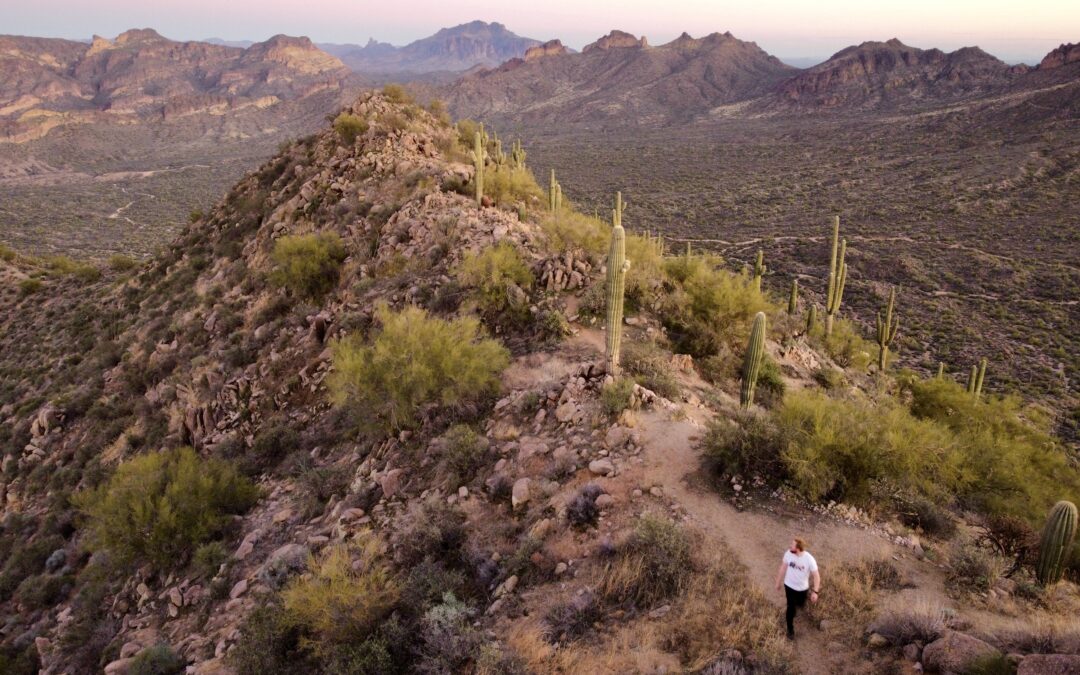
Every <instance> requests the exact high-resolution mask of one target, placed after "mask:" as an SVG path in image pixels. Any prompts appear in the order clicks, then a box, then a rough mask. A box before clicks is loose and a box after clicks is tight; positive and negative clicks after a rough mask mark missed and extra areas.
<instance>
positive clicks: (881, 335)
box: [877, 288, 900, 372]
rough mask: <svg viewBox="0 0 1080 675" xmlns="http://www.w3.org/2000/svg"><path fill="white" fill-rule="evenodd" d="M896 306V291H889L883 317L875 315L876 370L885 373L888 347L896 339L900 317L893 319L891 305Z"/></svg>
mask: <svg viewBox="0 0 1080 675" xmlns="http://www.w3.org/2000/svg"><path fill="white" fill-rule="evenodd" d="M895 304H896V289H895V288H893V289H892V290H890V291H889V305H888V307H886V308H885V316H884V318H882V316H881V312H878V315H877V343H878V370H880V371H881V372H885V367H886V366H887V365H888V364H889V347H890V346H892V343H893V340H895V339H896V331H897V329H899V328H900V317H895V318H894V317H893V305H895Z"/></svg>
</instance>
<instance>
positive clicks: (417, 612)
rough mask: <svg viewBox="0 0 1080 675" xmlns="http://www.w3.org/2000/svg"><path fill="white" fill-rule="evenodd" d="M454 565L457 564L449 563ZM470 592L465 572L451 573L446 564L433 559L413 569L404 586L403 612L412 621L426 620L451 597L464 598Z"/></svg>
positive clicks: (412, 567)
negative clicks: (433, 610) (436, 606)
mask: <svg viewBox="0 0 1080 675" xmlns="http://www.w3.org/2000/svg"><path fill="white" fill-rule="evenodd" d="M449 562H451V563H454V562H456V561H454V560H451V561H449ZM465 590H466V578H465V575H464V573H463V572H461V571H460V570H456V569H449V568H448V567H447V566H446V562H444V561H442V560H434V559H432V558H431V557H430V556H429V557H425V558H424V559H422V560H421V561H420V562H418V563H416V564H414V565H411V566H410V567H409V571H408V573H407V574H406V575H405V580H404V582H403V583H402V584H401V601H400V603H399V605H400V607H401V611H402V613H403V614H404V615H406V616H408V617H422V616H423V615H424V614H425V613H426V612H427V611H428V610H429V609H431V608H432V607H434V606H435V605H437V604H438V603H439V602H440V600H442V599H443V598H444V597H445V596H446V594H447V593H449V594H451V595H453V596H454V597H462V596H463V593H464V592H465Z"/></svg>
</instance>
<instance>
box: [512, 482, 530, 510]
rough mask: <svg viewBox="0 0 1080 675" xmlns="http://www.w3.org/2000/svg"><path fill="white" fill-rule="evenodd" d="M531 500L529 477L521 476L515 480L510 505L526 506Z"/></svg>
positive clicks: (514, 506) (515, 506)
mask: <svg viewBox="0 0 1080 675" xmlns="http://www.w3.org/2000/svg"><path fill="white" fill-rule="evenodd" d="M528 501H529V479H528V478H519V479H517V480H516V481H514V487H513V488H512V489H511V491H510V505H511V506H513V508H515V509H516V508H519V507H522V506H524V505H525V504H526V503H527V502H528Z"/></svg>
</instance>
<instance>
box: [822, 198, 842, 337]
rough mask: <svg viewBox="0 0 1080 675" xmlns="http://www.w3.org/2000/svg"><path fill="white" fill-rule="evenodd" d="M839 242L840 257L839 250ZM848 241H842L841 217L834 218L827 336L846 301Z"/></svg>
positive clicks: (826, 307) (826, 302)
mask: <svg viewBox="0 0 1080 675" xmlns="http://www.w3.org/2000/svg"><path fill="white" fill-rule="evenodd" d="M838 242H839V255H837V248H838ZM846 253H847V239H844V240H840V216H833V231H832V255H831V257H830V258H829V288H828V292H827V293H826V297H825V335H826V337H827V336H829V335H832V329H833V321H834V320H835V319H836V315H837V313H838V312H839V311H840V303H841V302H842V301H843V299H844V286H845V285H846V284H847V263H845V262H844V255H845V254H846Z"/></svg>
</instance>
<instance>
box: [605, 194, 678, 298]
mask: <svg viewBox="0 0 1080 675" xmlns="http://www.w3.org/2000/svg"><path fill="white" fill-rule="evenodd" d="M630 211H631V213H633V210H632V209H630ZM626 259H627V260H629V261H631V263H630V270H629V271H628V272H627V273H626V290H625V294H626V309H627V311H630V312H636V311H638V310H640V309H643V308H646V307H651V305H652V302H651V301H652V300H653V299H654V298H655V297H657V295H658V294H659V292H660V291H661V290H662V287H663V282H664V254H663V248H662V245H661V244H660V242H659V241H658V240H657V239H653V238H647V237H643V236H641V235H640V234H630V233H628V234H627V235H626ZM598 285H600V284H598Z"/></svg>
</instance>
